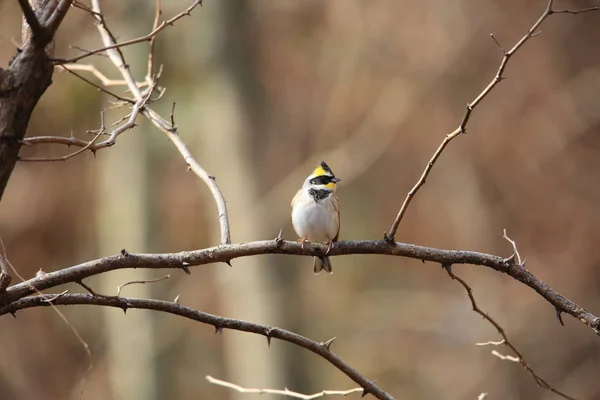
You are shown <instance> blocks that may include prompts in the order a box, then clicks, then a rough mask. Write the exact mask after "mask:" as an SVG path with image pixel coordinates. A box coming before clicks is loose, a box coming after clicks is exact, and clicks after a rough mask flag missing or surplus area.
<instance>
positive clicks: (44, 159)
mask: <svg viewBox="0 0 600 400" xmlns="http://www.w3.org/2000/svg"><path fill="white" fill-rule="evenodd" d="M103 133H104V129H101V130H99V131H98V133H97V134H96V136H94V138H93V139H92V140H90V141H89V142H88V143H87V144H86V145H85V146H83V147H82V148H80V149H79V150H76V151H74V152H72V153H70V154H67V155H65V156H61V157H19V161H25V162H48V161H67V160H68V159H69V158H73V157H75V156H76V155H78V154H81V153H83V152H84V151H86V150H89V149H91V147H92V146H93V145H94V143H95V142H96V140H98V138H99V137H100V135H102V134H103ZM92 151H94V150H92Z"/></svg>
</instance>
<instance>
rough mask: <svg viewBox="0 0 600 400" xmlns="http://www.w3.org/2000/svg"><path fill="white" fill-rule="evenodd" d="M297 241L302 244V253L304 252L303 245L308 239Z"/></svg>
mask: <svg viewBox="0 0 600 400" xmlns="http://www.w3.org/2000/svg"><path fill="white" fill-rule="evenodd" d="M298 241H299V242H300V243H301V244H302V251H304V243H307V242H308V239H307V238H306V236H305V237H303V238H301V239H298Z"/></svg>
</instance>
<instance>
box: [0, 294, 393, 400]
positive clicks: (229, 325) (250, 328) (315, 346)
mask: <svg viewBox="0 0 600 400" xmlns="http://www.w3.org/2000/svg"><path fill="white" fill-rule="evenodd" d="M49 297H50V296H48V295H36V296H30V297H25V298H23V299H20V300H18V301H16V302H13V303H11V304H9V305H7V306H5V307H2V308H0V315H3V314H7V313H15V312H16V311H18V310H22V309H26V308H31V307H40V306H47V305H48V303H47V302H46V301H45V300H47V299H48V298H49ZM54 303H55V304H60V305H74V304H84V305H96V306H106V307H116V308H120V309H122V310H127V309H132V308H133V309H146V310H154V311H160V312H165V313H170V314H174V315H179V316H181V317H185V318H189V319H191V320H194V321H198V322H201V323H204V324H209V325H212V326H214V327H215V329H217V330H218V331H222V330H224V329H232V330H237V331H242V332H248V333H254V334H258V335H262V336H264V337H266V338H273V339H279V340H282V341H285V342H288V343H293V344H295V345H297V346H300V347H302V348H304V349H307V350H309V351H311V352H313V353H315V354H317V355H319V356H321V357H322V358H323V359H325V360H327V361H329V362H330V363H331V364H332V365H334V366H335V367H336V368H337V369H339V370H340V371H341V372H343V373H344V374H345V375H346V376H348V377H349V378H350V379H352V380H353V381H354V382H356V383H357V384H358V385H360V386H361V387H362V388H363V389H362V392H363V394H367V393H369V394H372V395H373V396H375V397H376V398H378V399H381V400H393V399H394V398H393V397H392V396H391V395H390V394H389V393H387V392H385V391H384V390H383V389H381V388H380V387H379V386H377V385H376V384H375V383H374V382H372V381H371V380H369V379H367V378H366V377H365V376H363V375H362V374H361V373H360V372H358V371H357V370H355V369H354V368H352V367H351V366H350V365H349V364H347V363H346V362H345V361H343V360H342V359H341V358H340V357H338V356H337V355H336V354H334V353H333V352H332V351H331V349H330V348H329V347H328V346H325V345H324V344H320V343H319V342H317V341H314V340H311V339H309V338H307V337H304V336H302V335H299V334H297V333H294V332H291V331H287V330H285V329H281V328H275V327H271V326H267V325H260V324H256V323H253V322H247V321H242V320H237V319H232V318H225V317H220V316H216V315H212V314H208V313H205V312H202V311H199V310H195V309H193V308H189V307H185V306H183V305H181V304H178V303H175V302H172V301H161V300H151V299H136V298H126V297H112V298H109V297H104V296H93V295H88V294H65V295H63V296H61V297H60V298H58V299H56V300H55V301H54Z"/></svg>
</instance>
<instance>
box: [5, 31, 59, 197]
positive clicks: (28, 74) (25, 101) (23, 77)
mask: <svg viewBox="0 0 600 400" xmlns="http://www.w3.org/2000/svg"><path fill="white" fill-rule="evenodd" d="M52 71H53V66H52V64H51V62H50V60H49V59H48V56H47V54H46V51H45V49H44V48H43V47H40V46H39V45H37V44H35V43H34V42H33V41H29V42H27V43H25V46H24V47H23V49H22V50H20V51H19V53H18V54H17V56H16V57H15V58H14V59H13V60H12V62H11V64H10V66H9V68H8V69H2V68H0V199H1V198H2V195H3V194H4V189H5V188H6V184H7V183H8V179H9V178H10V175H11V174H12V171H13V169H14V168H15V164H16V163H17V160H18V155H19V149H20V148H21V140H23V138H24V137H25V133H26V132H27V126H28V125H29V119H30V118H31V114H32V113H33V109H34V108H35V106H36V104H37V102H38V101H39V99H40V97H42V95H43V94H44V92H45V91H46V89H47V88H48V86H50V84H51V83H52Z"/></svg>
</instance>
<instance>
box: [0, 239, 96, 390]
mask: <svg viewBox="0 0 600 400" xmlns="http://www.w3.org/2000/svg"><path fill="white" fill-rule="evenodd" d="M0 248H2V254H3V256H0V258H1V259H2V261H3V263H4V265H2V266H1V267H2V273H4V270H3V269H4V268H6V264H8V266H9V267H10V269H12V271H13V273H14V274H15V276H16V277H17V278H19V279H20V280H21V282H26V281H25V278H23V276H22V275H21V274H20V273H19V271H17V269H16V268H15V266H14V265H12V263H11V262H10V261H9V260H8V256H7V255H6V247H4V241H3V240H2V238H1V237H0ZM40 272H41V273H40ZM43 275H44V273H43V271H42V270H41V269H40V270H39V271H38V273H37V274H36V276H43ZM31 289H32V290H33V291H34V292H35V293H37V295H38V296H40V297H41V298H42V300H41V301H42V302H43V303H44V305H46V306H50V307H52V310H54V312H55V313H56V314H57V315H58V316H59V317H60V319H62V321H63V322H64V323H65V325H67V326H68V327H69V329H71V332H73V335H75V337H76V338H77V341H78V342H79V343H80V344H81V346H83V349H84V350H85V353H86V355H87V358H88V368H87V370H86V372H85V374H84V375H83V376H82V377H81V384H82V385H83V382H84V381H85V378H86V376H87V375H88V374H89V373H90V371H91V370H92V368H94V363H93V360H94V359H93V357H92V350H90V346H89V345H88V344H87V342H86V341H85V339H83V337H82V336H81V334H80V333H79V331H78V330H77V328H75V327H74V326H73V325H72V324H71V322H69V320H68V319H67V317H65V315H64V314H63V313H62V312H60V310H59V309H58V308H56V306H55V305H54V301H56V300H57V299H59V298H60V297H62V296H64V295H65V294H67V293H68V292H69V291H68V290H65V291H63V292H62V293H59V294H58V295H47V294H44V293H42V292H41V291H40V290H38V289H36V288H34V287H31ZM13 315H14V314H13Z"/></svg>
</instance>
